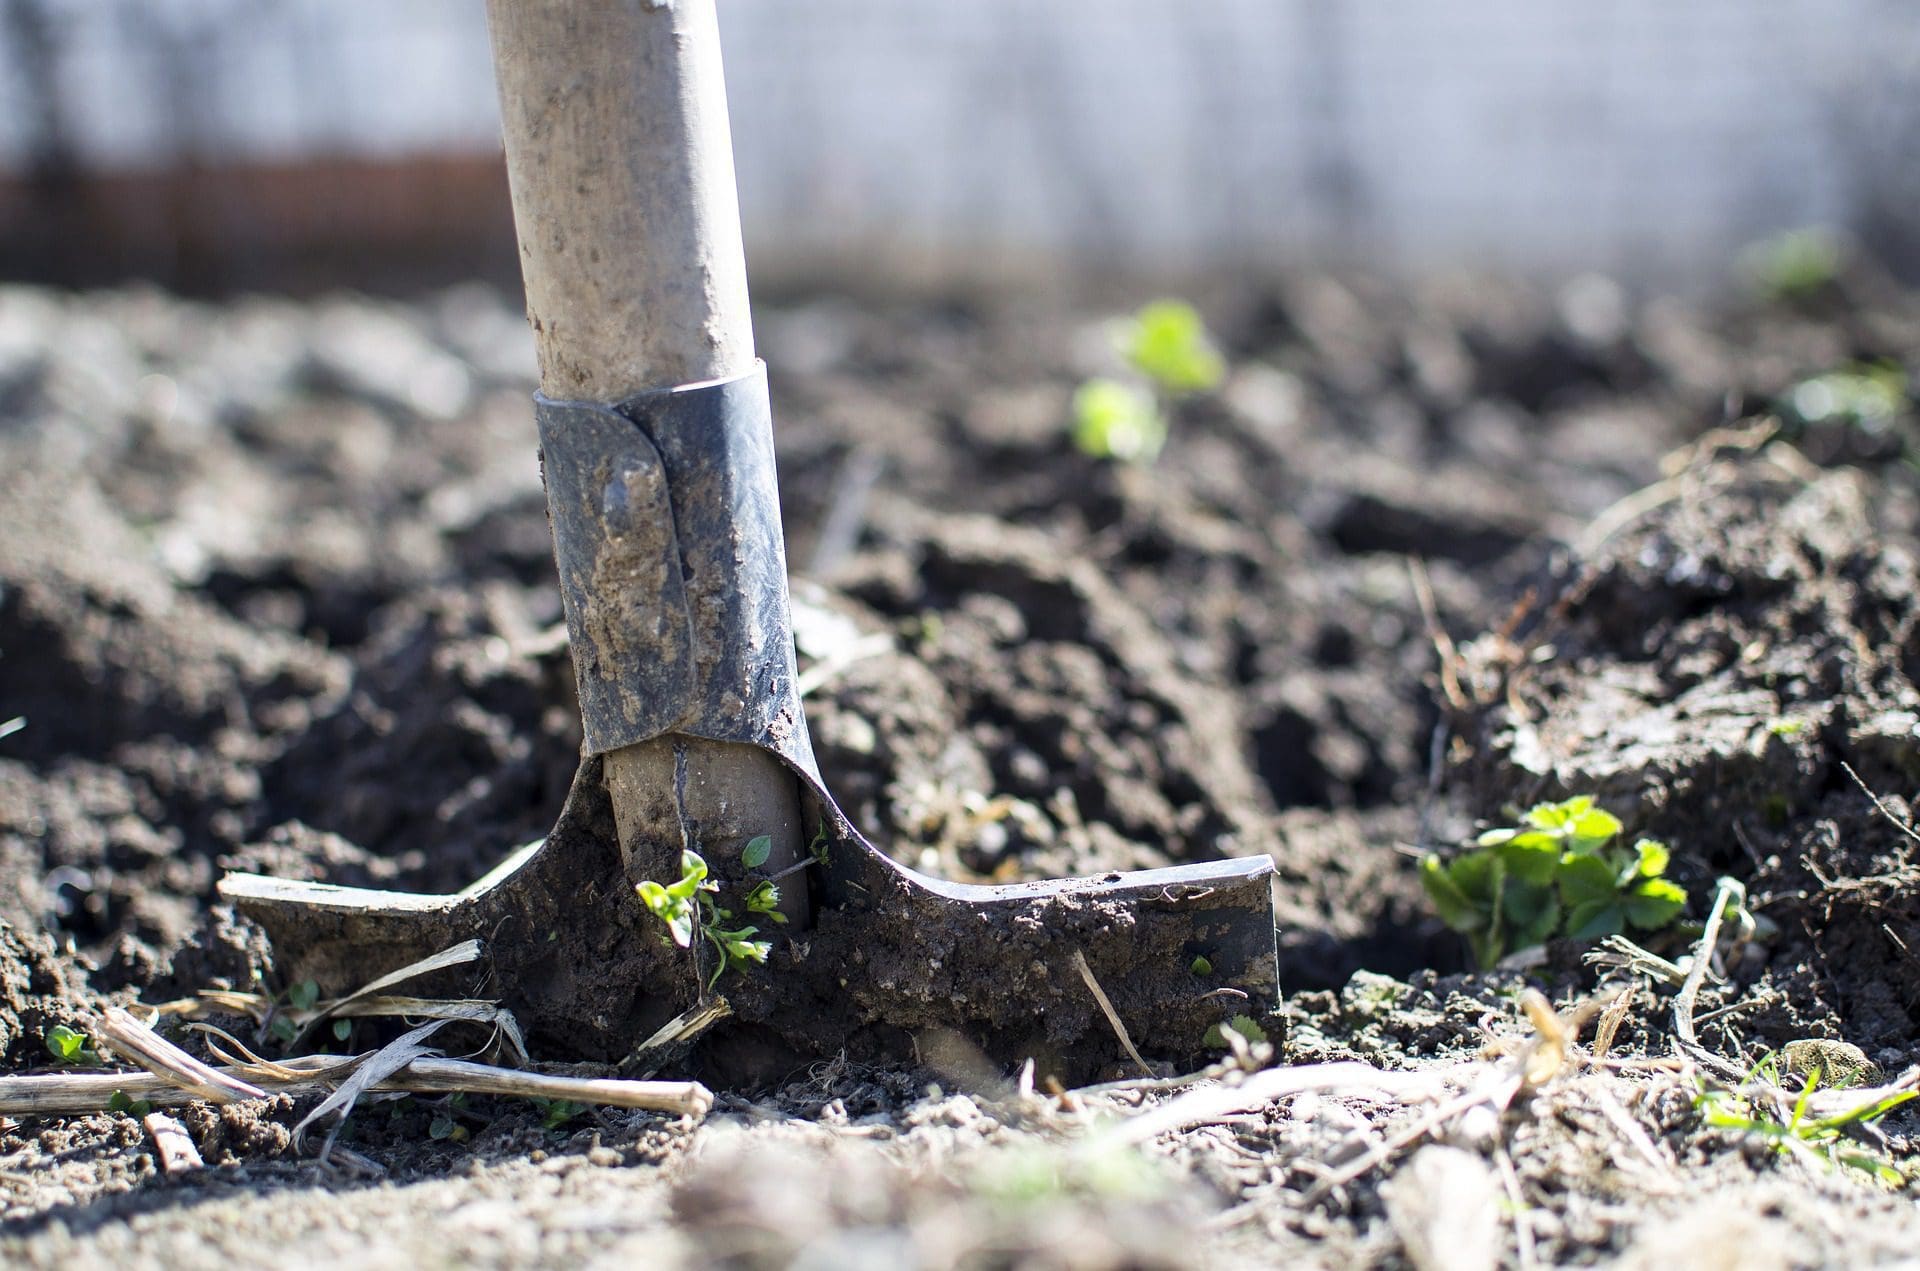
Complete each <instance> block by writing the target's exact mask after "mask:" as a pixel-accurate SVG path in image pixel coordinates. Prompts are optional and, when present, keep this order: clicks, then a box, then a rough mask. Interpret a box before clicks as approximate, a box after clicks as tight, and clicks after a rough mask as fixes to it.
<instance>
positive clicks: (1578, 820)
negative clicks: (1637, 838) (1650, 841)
mask: <svg viewBox="0 0 1920 1271" xmlns="http://www.w3.org/2000/svg"><path fill="white" fill-rule="evenodd" d="M1567 828H1568V829H1569V830H1570V831H1571V832H1572V836H1573V838H1574V839H1576V840H1577V841H1578V843H1579V844H1580V847H1577V848H1576V850H1582V849H1584V848H1587V847H1603V846H1605V845H1606V844H1608V843H1610V842H1612V841H1613V837H1614V835H1616V834H1618V833H1620V831H1621V830H1622V829H1624V828H1625V827H1624V826H1622V825H1621V824H1620V818H1619V817H1617V816H1615V815H1614V814H1613V813H1611V812H1608V811H1606V810H1605V809H1602V808H1587V809H1585V810H1584V811H1582V812H1581V813H1580V814H1579V815H1577V816H1575V817H1573V818H1572V820H1571V821H1570V822H1569V823H1568V826H1567Z"/></svg>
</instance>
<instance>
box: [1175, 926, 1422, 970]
mask: <svg viewBox="0 0 1920 1271" xmlns="http://www.w3.org/2000/svg"><path fill="white" fill-rule="evenodd" d="M1441 921H1442V922H1444V921H1446V919H1444V918H1442V919H1441ZM1187 970H1189V971H1191V972H1193V973H1194V974H1195V975H1212V974H1213V963H1211V962H1209V961H1207V959H1206V957H1205V955H1199V956H1196V957H1195V958H1194V959H1193V961H1191V962H1189V963H1187Z"/></svg>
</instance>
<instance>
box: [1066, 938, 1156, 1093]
mask: <svg viewBox="0 0 1920 1271" xmlns="http://www.w3.org/2000/svg"><path fill="white" fill-rule="evenodd" d="M1073 966H1074V969H1075V970H1076V971H1078V972H1080V978H1081V979H1082V980H1085V981H1086V982H1087V988H1088V990H1089V991H1090V992H1092V994H1093V1000H1094V1001H1096V1002H1098V1003H1099V1004H1100V1013H1101V1014H1102V1015H1105V1016H1106V1017H1107V1023H1108V1024H1109V1025H1110V1026H1111V1027H1112V1028H1113V1035H1114V1036H1115V1037H1118V1038H1119V1039H1120V1045H1121V1046H1122V1047H1124V1048H1125V1049H1126V1052H1127V1054H1128V1055H1129V1056H1130V1057H1131V1058H1132V1059H1133V1062H1134V1063H1136V1064H1138V1065H1140V1071H1141V1072H1142V1073H1144V1074H1145V1075H1146V1076H1149V1077H1152V1076H1156V1075H1157V1074H1156V1073H1155V1072H1154V1071H1153V1069H1151V1068H1149V1067H1148V1066H1147V1061H1146V1060H1144V1059H1142V1058H1141V1057H1140V1051H1139V1050H1138V1048H1136V1047H1135V1046H1134V1044H1133V1038H1131V1037H1129V1036H1128V1035H1127V1026H1126V1025H1125V1024H1123V1023H1121V1022H1120V1014H1119V1012H1118V1011H1115V1010H1114V1009H1113V1003H1112V1002H1111V1001H1109V1000H1108V998H1107V991H1106V990H1105V989H1103V988H1101V987H1100V981H1099V980H1097V979H1095V978H1094V975H1093V968H1092V967H1090V966H1088V965H1087V955H1086V954H1084V953H1082V952H1081V951H1080V950H1078V949H1075V950H1074V951H1073Z"/></svg>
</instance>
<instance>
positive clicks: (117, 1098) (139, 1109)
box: [107, 1090, 153, 1117]
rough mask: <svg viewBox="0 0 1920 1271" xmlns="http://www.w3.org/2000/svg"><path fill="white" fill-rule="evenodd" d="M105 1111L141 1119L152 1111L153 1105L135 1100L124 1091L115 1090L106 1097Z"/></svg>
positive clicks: (141, 1100) (143, 1100)
mask: <svg viewBox="0 0 1920 1271" xmlns="http://www.w3.org/2000/svg"><path fill="white" fill-rule="evenodd" d="M107 1111H109V1112H118V1113H121V1114H122V1115H125V1116H130V1117H143V1116H145V1115H147V1113H149V1112H151V1111H153V1104H152V1103H150V1102H148V1101H147V1100H145V1099H136V1098H134V1097H133V1096H132V1095H129V1094H128V1093H127V1092H126V1091H124V1090H116V1091H114V1092H113V1093H112V1094H110V1095H108V1096H107Z"/></svg>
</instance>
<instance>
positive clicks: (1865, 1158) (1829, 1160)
mask: <svg viewBox="0 0 1920 1271" xmlns="http://www.w3.org/2000/svg"><path fill="white" fill-rule="evenodd" d="M1778 1070H1779V1063H1778V1060H1777V1059H1776V1058H1775V1056H1773V1055H1771V1054H1769V1055H1767V1056H1765V1057H1764V1058H1762V1059H1761V1061H1760V1062H1759V1063H1758V1064H1756V1065H1754V1068H1753V1070H1752V1071H1751V1072H1750V1073H1749V1074H1748V1083H1747V1086H1746V1087H1743V1088H1742V1089H1740V1090H1726V1089H1707V1088H1705V1086H1704V1085H1703V1087H1702V1089H1701V1091H1700V1094H1699V1095H1698V1096H1697V1097H1696V1098H1695V1099H1694V1105H1693V1106H1694V1108H1695V1110H1696V1111H1698V1112H1699V1113H1700V1115H1701V1118H1702V1119H1703V1120H1704V1121H1705V1122H1706V1123H1707V1124H1708V1125H1711V1126H1715V1127H1717V1128H1719V1129H1723V1130H1736V1131H1739V1132H1740V1133H1743V1134H1751V1135H1756V1136H1758V1137H1760V1138H1761V1139H1763V1140H1765V1141H1766V1142H1767V1143H1769V1144H1770V1145H1771V1146H1772V1147H1773V1149H1774V1150H1775V1151H1776V1152H1779V1153H1781V1154H1782V1155H1788V1156H1798V1157H1800V1158H1802V1159H1804V1160H1810V1161H1814V1162H1818V1163H1819V1164H1821V1165H1822V1166H1827V1167H1831V1166H1835V1165H1839V1166H1844V1167H1846V1168H1847V1169H1855V1170H1859V1171H1861V1172H1862V1173H1865V1174H1870V1175H1872V1176H1873V1177H1874V1178H1876V1179H1878V1180H1879V1181H1881V1182H1882V1183H1885V1184H1886V1185H1887V1186H1889V1187H1899V1186H1901V1185H1902V1184H1903V1183H1905V1182H1906V1176H1905V1175H1904V1174H1903V1173H1902V1172H1901V1171H1900V1169H1899V1168H1898V1167H1896V1166H1895V1165H1894V1164H1893V1162H1892V1161H1890V1160H1889V1159H1887V1157H1886V1156H1885V1155H1884V1154H1882V1153H1880V1152H1876V1151H1874V1150H1872V1149H1871V1148H1870V1147H1868V1146H1867V1145H1866V1144H1864V1143H1862V1142H1861V1141H1860V1140H1859V1139H1857V1138H1855V1137H1854V1135H1855V1134H1856V1133H1857V1130H1856V1128H1855V1127H1859V1126H1867V1125H1871V1124H1873V1123H1874V1122H1875V1121H1878V1120H1879V1119H1880V1118H1881V1117H1883V1116H1885V1115H1886V1114H1887V1113H1889V1112H1891V1111H1892V1110H1893V1109H1895V1108H1897V1107H1899V1106H1900V1105H1901V1104H1903V1103H1906V1102H1907V1101H1908V1100H1910V1099H1912V1098H1913V1097H1914V1096H1915V1095H1916V1093H1920V1092H1917V1091H1913V1090H1900V1091H1895V1092H1894V1093H1892V1094H1889V1095H1886V1096H1885V1097H1883V1098H1879V1099H1868V1100H1865V1101H1864V1102H1862V1103H1860V1104H1858V1105H1856V1106H1855V1107H1852V1108H1849V1109H1847V1110H1846V1111H1844V1112H1838V1113H1834V1114H1832V1115H1829V1116H1815V1115H1813V1114H1812V1108H1811V1105H1812V1102H1813V1096H1814V1092H1815V1091H1817V1090H1818V1089H1819V1088H1820V1080H1821V1074H1820V1069H1819V1068H1817V1067H1816V1068H1814V1069H1812V1070H1811V1071H1810V1072H1808V1073H1807V1076H1806V1080H1805V1081H1804V1083H1803V1084H1802V1085H1801V1087H1800V1093H1799V1095H1798V1096H1797V1097H1796V1098H1795V1099H1794V1104H1793V1107H1792V1109H1791V1110H1786V1109H1783V1108H1781V1107H1779V1106H1778V1104H1777V1103H1776V1102H1775V1101H1774V1100H1772V1099H1767V1098H1762V1097H1756V1096H1755V1095H1754V1094H1752V1093H1749V1090H1750V1089H1752V1088H1754V1087H1756V1086H1758V1087H1760V1088H1771V1087H1776V1086H1777V1083H1778V1079H1779V1078H1778ZM1782 1112H1785V1115H1784V1116H1783V1115H1781V1113H1782Z"/></svg>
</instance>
